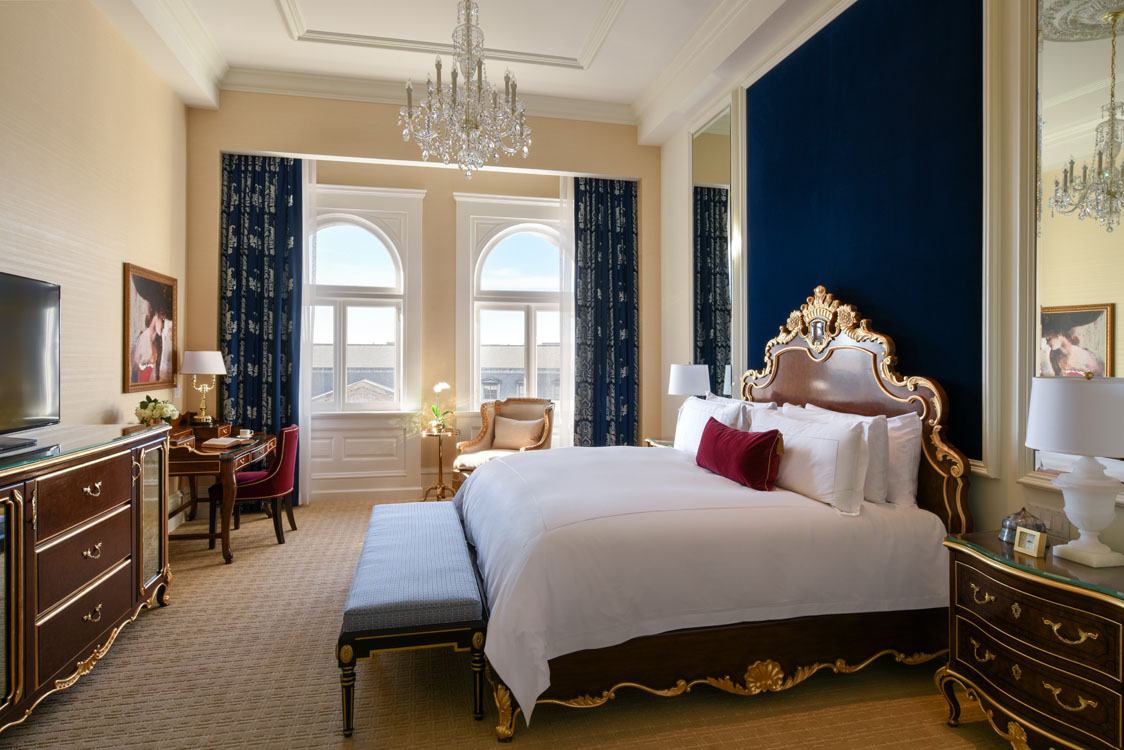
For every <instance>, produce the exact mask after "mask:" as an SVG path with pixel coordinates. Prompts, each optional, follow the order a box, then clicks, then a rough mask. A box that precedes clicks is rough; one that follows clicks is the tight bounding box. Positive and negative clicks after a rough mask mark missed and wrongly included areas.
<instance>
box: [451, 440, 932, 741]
mask: <svg viewBox="0 0 1124 750" xmlns="http://www.w3.org/2000/svg"><path fill="white" fill-rule="evenodd" d="M455 502H456V503H457V504H458V508H459V509H460V511H461V515H462V517H463V518H464V521H465V530H466V533H467V535H468V539H469V541H470V542H472V543H473V544H474V545H476V548H477V553H478V560H479V564H480V572H481V574H482V575H483V577H484V584H485V587H486V589H487V594H488V602H489V606H490V608H491V613H490V619H489V623H488V640H487V645H486V646H485V653H486V654H487V656H488V659H489V661H490V662H491V664H492V666H493V668H495V670H496V671H497V672H498V674H499V675H500V676H501V677H503V680H504V681H505V682H506V683H507V685H508V687H510V688H511V691H512V693H513V694H514V695H515V698H516V700H518V701H519V705H520V706H521V707H522V708H523V713H524V716H525V717H526V718H527V721H528V722H529V721H530V717H531V713H532V711H533V710H534V705H535V700H536V699H537V698H538V696H540V695H541V694H542V693H543V691H545V690H546V688H547V687H548V686H549V685H550V670H549V668H548V665H547V660H548V659H552V658H554V657H556V656H560V655H562V654H567V653H570V652H573V651H580V650H582V649H590V648H602V647H605V646H611V645H614V644H617V643H622V642H624V641H627V640H629V639H631V638H635V637H637V636H642V635H651V634H654V633H661V632H664V631H668V630H675V629H678V628H690V627H704V626H711V625H722V624H729V623H737V622H746V621H758V620H772V619H778V618H788V617H800V616H806V615H822V614H840V613H849V612H873V611H890V610H903V609H924V608H928V607H943V606H947V604H948V582H947V579H948V563H947V557H946V554H945V551H944V548H943V547H942V546H941V541H942V540H943V538H944V536H945V529H944V526H943V525H942V524H941V522H940V520H939V519H938V518H937V517H936V516H935V515H933V514H932V513H929V512H928V511H924V510H921V509H919V508H912V507H904V506H894V505H885V504H878V503H864V505H863V508H862V513H861V514H860V515H859V516H853V517H845V516H842V515H840V514H838V513H837V512H836V511H835V510H834V509H833V508H831V507H830V506H828V505H825V504H823V503H820V502H817V501H815V500H811V499H808V498H806V497H803V496H801V495H798V494H796V493H793V492H788V491H784V490H774V491H773V492H760V491H756V490H751V489H748V488H746V487H743V486H742V485H739V484H737V483H735V482H732V481H730V480H728V479H726V478H724V477H721V476H719V475H717V474H712V473H710V472H709V471H707V470H706V469H703V468H700V467H699V466H698V465H696V464H695V462H694V460H693V459H692V458H690V457H689V456H687V455H686V454H684V453H683V452H681V451H677V450H674V449H665V448H632V447H616V448H560V449H553V450H547V451H529V452H526V453H521V454H515V455H512V456H509V457H505V458H502V459H497V460H494V461H491V462H489V463H487V464H485V465H484V466H482V467H481V468H479V469H477V470H476V471H475V472H474V473H473V474H472V475H471V476H470V477H469V478H468V480H467V481H466V482H465V483H464V485H463V486H462V488H461V490H460V491H459V492H458V493H457V496H456V498H455ZM779 530H780V531H779Z"/></svg>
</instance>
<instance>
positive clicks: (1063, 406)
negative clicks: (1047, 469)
mask: <svg viewBox="0 0 1124 750" xmlns="http://www.w3.org/2000/svg"><path fill="white" fill-rule="evenodd" d="M1026 446H1027V447H1028V448H1036V449H1038V450H1042V451H1050V452H1052V453H1068V454H1071V455H1075V456H1110V457H1114V458H1115V457H1120V456H1124V378H1093V379H1091V380H1086V379H1085V378H1034V382H1033V383H1032V384H1031V389H1030V411H1029V414H1028V415H1027V420H1026Z"/></svg>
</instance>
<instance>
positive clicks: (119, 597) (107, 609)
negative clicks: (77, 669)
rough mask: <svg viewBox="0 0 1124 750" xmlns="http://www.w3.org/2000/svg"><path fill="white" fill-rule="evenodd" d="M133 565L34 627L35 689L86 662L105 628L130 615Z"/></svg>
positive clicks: (126, 565)
mask: <svg viewBox="0 0 1124 750" xmlns="http://www.w3.org/2000/svg"><path fill="white" fill-rule="evenodd" d="M133 575H134V574H133V563H132V561H131V560H126V561H124V562H122V563H120V564H119V565H118V566H117V567H116V568H115V569H113V570H112V572H110V573H109V574H107V575H106V576H105V577H103V578H102V579H101V581H100V582H99V583H98V584H97V585H96V586H94V587H93V588H91V589H90V590H88V591H86V592H85V593H82V594H79V595H78V596H76V597H74V598H73V599H71V600H70V601H68V602H66V603H65V604H64V605H63V606H61V607H60V608H58V609H55V610H52V611H51V612H49V613H48V614H47V615H46V616H45V617H43V618H42V619H40V620H39V621H37V622H36V623H35V646H36V653H37V654H38V660H37V662H36V666H37V668H38V671H37V679H36V687H38V686H39V685H42V684H43V683H44V682H45V681H46V680H48V679H50V678H51V677H52V676H53V675H54V673H55V672H57V671H58V670H59V669H62V668H63V667H65V666H67V665H68V664H71V663H73V662H74V660H75V659H78V658H83V659H84V658H86V657H87V656H88V655H89V654H90V652H91V651H92V649H93V647H94V646H97V645H101V644H100V643H98V638H99V637H100V636H101V635H102V634H103V632H104V631H105V629H106V627H107V626H108V625H109V624H110V623H112V622H114V621H116V620H117V619H118V618H120V617H122V616H123V615H125V614H126V613H127V612H128V611H129V605H130V604H131V602H132V593H133Z"/></svg>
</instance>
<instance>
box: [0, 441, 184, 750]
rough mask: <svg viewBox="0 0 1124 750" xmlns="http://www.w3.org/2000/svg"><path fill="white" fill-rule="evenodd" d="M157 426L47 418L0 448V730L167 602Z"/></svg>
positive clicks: (161, 448) (163, 480)
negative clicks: (56, 423)
mask: <svg viewBox="0 0 1124 750" xmlns="http://www.w3.org/2000/svg"><path fill="white" fill-rule="evenodd" d="M167 433H168V428H167V427H155V428H140V429H139V430H138V429H130V428H125V429H123V428H121V427H119V426H111V425H96V426H84V427H54V428H45V429H43V430H36V431H34V432H32V433H27V434H28V436H30V437H35V438H37V439H38V441H39V446H40V448H41V449H42V450H41V451H40V452H39V453H38V454H30V455H27V456H23V457H5V456H4V455H3V454H0V526H2V529H0V537H2V538H0V580H3V582H4V596H3V597H0V601H2V602H3V604H2V608H0V621H2V622H3V628H4V631H5V634H6V636H7V638H6V644H7V648H6V649H4V650H3V652H2V653H0V681H2V684H0V696H2V698H3V700H2V702H0V732H2V731H3V730H5V729H7V728H8V727H10V726H13V725H15V724H19V723H20V722H22V721H24V720H25V719H27V717H28V716H29V715H30V714H31V711H32V709H34V708H35V706H37V705H38V704H39V703H40V702H41V701H42V700H43V699H44V698H46V697H47V696H48V695H50V694H51V693H53V692H56V691H58V690H64V689H66V688H68V687H70V686H71V685H73V684H74V683H75V682H77V680H78V679H79V678H80V677H82V676H83V675H85V674H86V673H88V672H89V671H90V670H91V669H93V667H94V665H95V664H96V663H97V661H98V660H99V659H101V658H102V657H103V656H105V654H106V652H107V651H108V650H109V647H110V646H111V645H113V641H114V640H115V639H116V638H117V635H118V633H120V632H121V629H122V628H124V627H125V625H127V624H128V623H130V622H132V621H133V620H135V619H136V617H137V615H138V614H139V613H140V611H141V610H142V609H144V608H146V607H153V606H155V605H156V603H160V604H161V605H163V604H167V602H168V597H167V588H168V584H169V583H170V582H171V578H172V574H171V570H170V569H169V567H168V561H167V548H168V530H167V513H166V511H167V504H168V501H167V487H168V473H167V472H168V462H167V452H168V449H167Z"/></svg>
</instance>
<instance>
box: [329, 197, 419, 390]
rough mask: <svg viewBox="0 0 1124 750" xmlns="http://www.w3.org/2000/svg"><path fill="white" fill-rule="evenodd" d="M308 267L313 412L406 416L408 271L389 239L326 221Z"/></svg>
mask: <svg viewBox="0 0 1124 750" xmlns="http://www.w3.org/2000/svg"><path fill="white" fill-rule="evenodd" d="M309 265H310V272H311V276H312V282H311V285H310V289H311V296H312V300H311V308H312V405H313V409H314V410H316V411H349V410H366V411H378V410H397V409H399V408H401V403H402V395H403V393H402V361H403V360H402V354H403V351H402V331H403V314H404V301H405V300H404V294H403V270H402V269H403V266H402V259H401V254H400V253H399V251H398V249H397V248H396V247H395V245H394V243H393V241H392V240H391V239H390V236H389V234H388V233H387V232H385V231H383V230H382V229H381V228H380V227H379V226H378V225H377V224H376V223H374V222H372V221H368V220H366V219H364V218H362V217H360V216H358V215H348V214H327V215H322V216H321V217H320V220H319V221H318V223H317V229H316V232H315V235H314V240H313V243H312V252H311V262H310V264H309Z"/></svg>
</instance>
